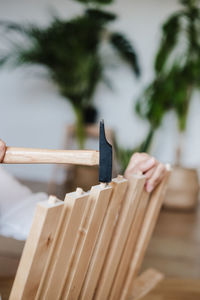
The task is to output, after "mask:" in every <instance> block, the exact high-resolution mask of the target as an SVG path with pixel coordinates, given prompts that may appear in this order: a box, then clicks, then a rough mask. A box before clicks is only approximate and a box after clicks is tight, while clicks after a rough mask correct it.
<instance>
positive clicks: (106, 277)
mask: <svg viewBox="0 0 200 300" xmlns="http://www.w3.org/2000/svg"><path fill="white" fill-rule="evenodd" d="M144 183H145V177H144V176H142V175H141V176H136V175H135V176H133V177H132V178H131V179H130V180H129V184H128V190H127V193H126V196H125V201H124V202H123V206H122V211H121V213H120V215H119V218H118V224H117V226H116V230H115V232H114V234H113V240H112V242H111V245H110V247H109V251H108V253H107V256H106V259H105V262H104V265H103V270H102V273H101V276H100V280H99V282H98V286H97V289H96V292H95V299H98V300H102V299H107V297H108V295H109V292H110V288H111V286H112V283H113V279H114V276H115V272H116V270H117V267H118V264H119V261H120V257H121V254H122V252H123V249H124V246H125V242H126V239H127V236H128V232H129V229H130V226H131V224H132V222H133V218H134V216H135V212H136V209H137V206H138V203H139V199H140V195H141V193H142V190H143V187H144Z"/></svg>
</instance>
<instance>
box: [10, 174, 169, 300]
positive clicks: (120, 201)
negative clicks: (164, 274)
mask: <svg viewBox="0 0 200 300" xmlns="http://www.w3.org/2000/svg"><path fill="white" fill-rule="evenodd" d="M167 177H168V175H167V176H166V177H165V178H164V180H163V181H162V182H161V183H160V185H159V186H158V187H157V188H156V189H155V191H154V192H153V193H152V194H151V195H150V196H149V194H147V193H146V192H145V190H144V184H145V177H144V176H143V175H141V176H137V175H135V176H133V177H132V179H131V180H129V181H127V180H126V179H124V178H123V177H122V176H118V177H117V178H115V179H113V180H112V182H111V183H110V184H109V185H105V184H99V185H97V186H94V187H92V188H91V190H90V191H89V192H87V193H85V192H83V191H82V190H81V189H80V188H78V189H77V190H76V192H73V193H69V194H67V195H66V197H65V200H64V202H63V201H60V200H58V199H56V198H55V197H52V196H51V197H50V198H49V201H48V203H45V202H43V203H39V204H38V206H37V209H36V212H35V216H34V220H33V224H32V228H31V231H30V234H29V237H28V239H27V241H26V244H25V248H24V251H23V254H22V258H21V261H20V264H19V268H18V271H17V275H16V278H15V281H14V284H13V288H12V291H11V295H10V299H11V300H13V299H15V300H20V299H27V300H31V299H38V300H39V299H41V300H43V299H46V300H51V299H52V300H58V299H70V300H71V299H73V300H75V299H80V300H83V299H85V300H90V299H96V300H106V299H109V300H116V299H120V300H124V299H129V298H130V299H136V298H134V296H133V294H134V292H133V290H134V285H135V284H136V281H137V275H138V272H139V269H140V266H141V263H142V260H143V257H144V254H145V250H146V248H147V245H148V243H149V240H150V237H151V235H152V232H153V229H154V226H155V223H156V220H157V217H158V214H159V211H160V208H161V205H162V201H163V197H164V193H165V190H166V182H167Z"/></svg>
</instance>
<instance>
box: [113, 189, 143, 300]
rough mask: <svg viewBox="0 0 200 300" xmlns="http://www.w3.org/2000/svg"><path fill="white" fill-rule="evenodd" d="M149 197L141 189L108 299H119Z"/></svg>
mask: <svg viewBox="0 0 200 300" xmlns="http://www.w3.org/2000/svg"><path fill="white" fill-rule="evenodd" d="M148 199H149V193H147V192H146V191H145V190H143V192H142V195H141V197H140V201H139V204H138V207H137V211H136V216H135V218H134V220H133V223H132V225H131V229H130V231H129V235H128V239H127V241H126V245H125V249H124V251H123V255H122V257H121V259H120V264H119V267H118V269H117V272H116V276H115V279H114V283H113V286H112V289H111V292H110V295H109V300H115V299H119V297H120V295H121V293H122V289H123V285H124V280H125V278H126V275H127V271H128V268H129V265H130V262H131V258H132V256H133V252H134V249H135V246H136V241H137V238H138V236H139V232H140V229H141V226H142V222H143V220H144V216H145V212H146V208H147V204H148Z"/></svg>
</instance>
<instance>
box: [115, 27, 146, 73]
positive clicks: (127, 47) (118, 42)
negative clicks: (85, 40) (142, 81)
mask: <svg viewBox="0 0 200 300" xmlns="http://www.w3.org/2000/svg"><path fill="white" fill-rule="evenodd" d="M110 42H111V44H112V45H113V47H114V48H115V49H116V50H117V51H118V53H119V54H120V55H121V57H122V58H123V59H124V60H125V61H127V62H128V63H129V64H130V65H131V67H132V69H133V71H134V73H135V75H136V76H137V77H139V76H140V73H141V72H140V67H139V63H138V58H137V54H136V51H135V49H134V48H133V46H132V44H131V43H130V41H129V40H128V39H127V37H126V36H125V35H124V34H122V33H119V32H114V33H111V36H110Z"/></svg>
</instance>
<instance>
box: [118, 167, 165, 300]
mask: <svg viewBox="0 0 200 300" xmlns="http://www.w3.org/2000/svg"><path fill="white" fill-rule="evenodd" d="M168 177H169V172H168V174H167V175H166V176H165V178H164V179H163V181H162V182H161V183H160V184H159V186H158V187H157V188H156V190H155V191H154V192H153V194H152V195H151V198H150V202H149V205H148V209H147V212H146V215H145V218H144V222H143V224H142V228H141V232H140V235H139V237H138V241H137V244H136V249H135V251H134V254H133V258H132V260H131V265H130V268H129V271H128V275H127V278H126V281H125V284H124V287H123V292H122V295H121V297H120V300H125V299H129V297H128V296H129V295H130V293H131V290H132V288H133V283H134V280H135V279H136V276H137V274H138V271H139V269H140V267H141V264H142V261H143V258H144V254H145V251H146V249H147V246H148V244H149V240H150V238H151V235H152V233H153V229H154V227H155V224H156V221H157V218H158V214H159V212H160V208H161V206H162V203H163V198H164V195H165V192H166V187H167V181H168Z"/></svg>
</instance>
